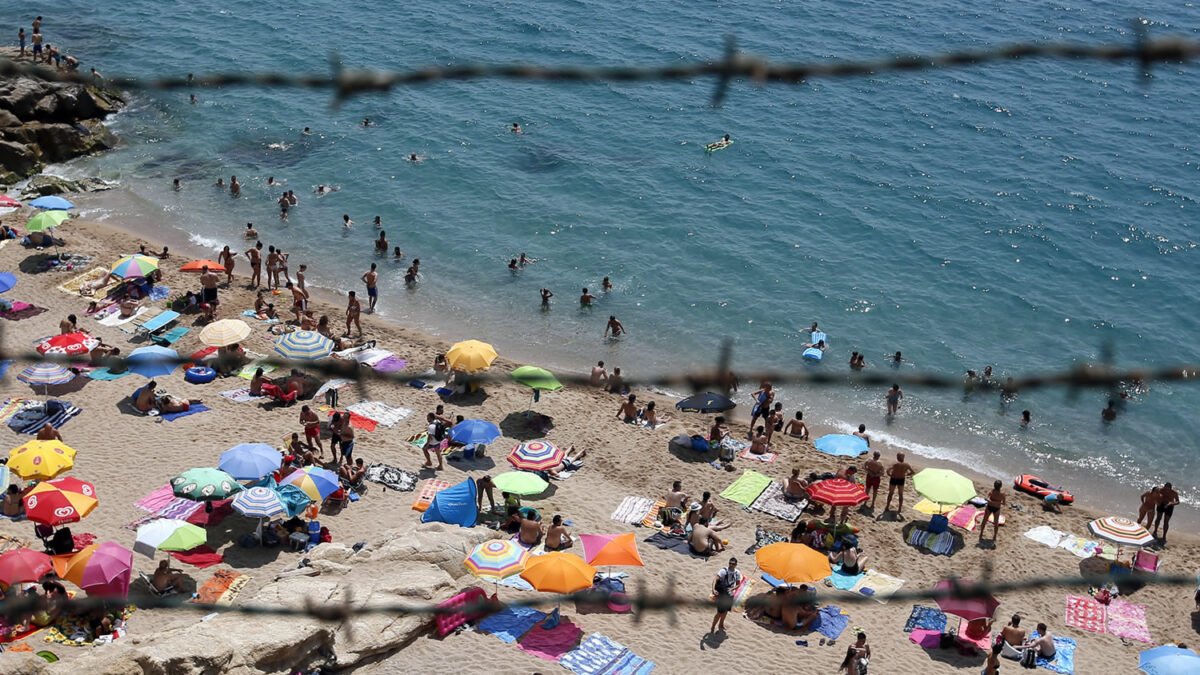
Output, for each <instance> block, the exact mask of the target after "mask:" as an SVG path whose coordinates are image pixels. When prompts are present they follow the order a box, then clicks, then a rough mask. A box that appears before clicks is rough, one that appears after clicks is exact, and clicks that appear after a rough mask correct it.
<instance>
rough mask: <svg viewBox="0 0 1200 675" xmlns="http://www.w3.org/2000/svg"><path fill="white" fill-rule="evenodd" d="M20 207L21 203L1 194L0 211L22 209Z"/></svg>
mask: <svg viewBox="0 0 1200 675" xmlns="http://www.w3.org/2000/svg"><path fill="white" fill-rule="evenodd" d="M20 206H21V202H19V201H17V200H15V199H13V198H12V197H9V196H8V195H4V194H0V209H16V208H20Z"/></svg>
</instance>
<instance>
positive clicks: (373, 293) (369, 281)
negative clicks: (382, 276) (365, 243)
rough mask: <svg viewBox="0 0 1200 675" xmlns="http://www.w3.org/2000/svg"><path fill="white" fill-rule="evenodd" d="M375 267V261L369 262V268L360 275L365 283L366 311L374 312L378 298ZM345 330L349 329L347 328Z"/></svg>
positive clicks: (377, 276) (377, 275) (377, 274)
mask: <svg viewBox="0 0 1200 675" xmlns="http://www.w3.org/2000/svg"><path fill="white" fill-rule="evenodd" d="M375 267H376V265H375V263H371V269H369V270H367V272H366V273H365V274H363V275H362V282H363V283H364V284H366V285H367V298H369V302H368V304H367V312H374V311H375V302H376V301H377V300H379V287H378V286H376V285H375V284H376V282H378V281H379V273H378V272H376V271H375ZM346 330H349V328H347V329H346ZM359 332H361V329H359Z"/></svg>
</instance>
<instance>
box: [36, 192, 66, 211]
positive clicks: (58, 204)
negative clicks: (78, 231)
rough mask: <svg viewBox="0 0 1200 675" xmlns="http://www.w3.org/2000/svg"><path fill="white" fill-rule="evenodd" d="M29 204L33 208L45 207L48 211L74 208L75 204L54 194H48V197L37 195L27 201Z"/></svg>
mask: <svg viewBox="0 0 1200 675" xmlns="http://www.w3.org/2000/svg"><path fill="white" fill-rule="evenodd" d="M29 205H30V206H32V207H34V208H38V209H47V210H50V211H67V210H69V209H73V208H75V205H74V204H72V203H71V202H69V201H67V200H65V199H63V198H62V197H58V196H55V195H50V196H49V197H38V198H37V199H35V200H33V201H31V202H29Z"/></svg>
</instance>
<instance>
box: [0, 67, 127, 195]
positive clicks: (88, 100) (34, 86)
mask: <svg viewBox="0 0 1200 675" xmlns="http://www.w3.org/2000/svg"><path fill="white" fill-rule="evenodd" d="M124 105H125V101H124V100H123V99H122V98H121V97H120V96H119V95H118V94H117V93H116V92H113V91H109V90H104V89H100V88H99V87H95V86H84V85H82V84H68V83H63V82H47V81H43V80H37V79H33V78H28V77H17V78H4V79H0V184H7V183H14V182H16V181H18V180H20V179H22V178H25V177H27V176H32V175H33V174H35V173H37V172H38V171H40V170H41V169H42V167H44V166H45V165H46V164H50V163H53V162H62V161H66V160H68V159H71V158H73V157H79V156H81V155H87V154H91V153H94V152H99V151H101V150H107V149H109V148H111V147H113V146H114V145H115V144H116V137H115V136H113V134H112V132H110V131H109V130H108V128H107V127H105V126H104V123H103V120H104V118H105V117H107V116H108V115H110V114H112V113H114V112H116V111H117V110H119V109H120V108H121V107H122V106H124Z"/></svg>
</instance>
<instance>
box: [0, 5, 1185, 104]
mask: <svg viewBox="0 0 1200 675" xmlns="http://www.w3.org/2000/svg"><path fill="white" fill-rule="evenodd" d="M1132 33H1133V37H1134V39H1133V41H1132V42H1130V43H1123V42H1110V43H1103V44H1093V45H1089V44H1072V43H1067V42H1024V43H1017V44H1009V45H1001V46H998V47H992V48H986V49H965V50H955V51H948V52H940V53H931V54H896V55H892V56H888V57H883V58H879V59H872V60H861V61H860V60H846V61H825V62H782V63H780V62H773V61H768V60H765V59H762V58H758V57H755V56H751V55H748V54H745V53H743V52H739V51H738V50H737V49H736V45H735V43H734V41H733V39H732V38H728V39H727V41H726V48H725V53H724V57H723V58H722V59H720V60H717V61H706V62H703V63H689V64H680V65H660V66H601V67H592V66H566V65H562V66H547V65H538V64H529V63H501V64H459V65H449V66H428V67H424V68H414V69H411V70H401V71H388V70H378V71H368V70H358V69H343V68H342V67H340V66H339V65H338V63H339V59H338V57H337V56H336V55H335V56H333V57H331V59H330V61H331V63H332V64H333V65H332V72H331V73H329V74H318V73H285V72H259V73H210V74H202V75H198V76H193V75H191V74H188V75H187V76H166V77H156V78H141V77H124V76H116V77H108V78H106V79H100V78H98V77H95V76H92V75H91V74H90V73H89V74H84V73H80V72H76V71H71V70H66V71H63V70H55V69H51V68H48V67H42V66H39V65H37V64H33V63H22V62H19V61H17V60H14V59H11V58H0V76H7V77H35V78H39V79H43V80H51V81H58V82H74V83H79V84H87V85H95V84H101V83H102V84H104V85H105V86H108V87H116V88H119V89H127V90H138V91H143V90H174V89H186V88H189V87H204V86H211V87H238V86H253V87H290V88H304V89H331V90H333V92H334V100H335V103H336V102H341V101H344V100H346V99H348V98H350V97H353V96H356V95H359V94H364V93H378V92H386V91H390V90H391V89H393V88H395V87H404V86H413V85H421V84H430V83H435V82H445V81H466V80H478V79H505V80H523V81H532V82H584V83H586V82H646V81H691V80H695V79H699V78H716V79H717V83H716V89H715V91H714V94H713V104H714V105H719V104H720V103H721V101H722V99H723V97H724V95H725V92H726V91H727V89H728V85H729V83H730V82H732V81H733V80H734V79H738V78H742V79H747V80H750V81H752V82H754V83H755V84H758V85H762V84H776V83H778V84H798V83H801V82H805V81H807V80H810V79H813V78H845V77H861V76H864V75H877V74H880V73H886V72H913V71H920V70H932V69H946V68H962V67H968V66H979V65H985V64H995V63H1011V62H1014V61H1018V60H1030V59H1062V60H1081V59H1087V60H1097V61H1109V62H1122V61H1132V62H1135V63H1137V64H1138V65H1139V66H1140V72H1141V73H1143V74H1145V73H1148V72H1149V70H1150V67H1151V65H1153V64H1155V63H1165V62H1172V63H1178V62H1184V61H1191V60H1193V59H1195V58H1196V57H1197V56H1200V41H1196V40H1189V39H1186V38H1161V39H1150V38H1149V37H1148V36H1147V34H1146V27H1145V24H1144V22H1142V21H1136V22H1134V30H1133V31H1132Z"/></svg>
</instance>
